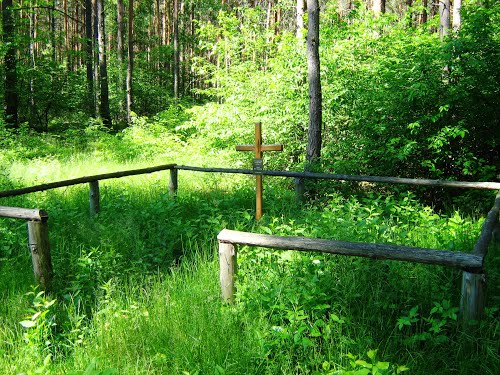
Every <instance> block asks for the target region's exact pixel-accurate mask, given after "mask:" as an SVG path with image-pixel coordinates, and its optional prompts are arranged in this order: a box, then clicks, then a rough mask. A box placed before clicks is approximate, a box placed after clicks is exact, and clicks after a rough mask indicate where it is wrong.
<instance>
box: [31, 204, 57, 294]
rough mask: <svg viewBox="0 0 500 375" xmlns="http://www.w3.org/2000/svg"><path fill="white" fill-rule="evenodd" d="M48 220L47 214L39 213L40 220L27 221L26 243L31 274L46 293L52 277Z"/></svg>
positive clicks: (49, 287)
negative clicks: (31, 268)
mask: <svg viewBox="0 0 500 375" xmlns="http://www.w3.org/2000/svg"><path fill="white" fill-rule="evenodd" d="M48 219H49V216H48V215H47V213H46V212H45V211H40V220H28V241H29V248H30V252H31V260H32V263H33V273H34V274H35V280H36V281H37V283H38V284H40V286H41V287H42V289H43V290H45V291H47V292H48V291H50V289H51V284H52V276H53V270H52V259H51V256H50V243H49V228H48V224H47V221H48Z"/></svg>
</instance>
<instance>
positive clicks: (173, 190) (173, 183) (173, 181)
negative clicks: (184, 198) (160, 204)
mask: <svg viewBox="0 0 500 375" xmlns="http://www.w3.org/2000/svg"><path fill="white" fill-rule="evenodd" d="M177 177H178V170H177V169H175V168H174V167H172V168H171V169H170V183H169V186H168V187H169V191H170V195H171V196H173V197H175V196H177V188H178V186H179V185H178V179H177Z"/></svg>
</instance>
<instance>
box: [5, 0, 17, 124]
mask: <svg viewBox="0 0 500 375" xmlns="http://www.w3.org/2000/svg"><path fill="white" fill-rule="evenodd" d="M11 8H12V0H3V1H2V25H3V30H2V37H3V42H4V44H5V45H6V47H7V48H6V52H5V58H4V71H5V77H4V90H5V91H4V111H5V121H6V123H7V124H8V125H9V127H12V128H16V127H17V126H18V116H17V112H18V102H19V99H18V95H17V72H16V65H17V64H16V44H15V35H14V17H13V15H12V10H11Z"/></svg>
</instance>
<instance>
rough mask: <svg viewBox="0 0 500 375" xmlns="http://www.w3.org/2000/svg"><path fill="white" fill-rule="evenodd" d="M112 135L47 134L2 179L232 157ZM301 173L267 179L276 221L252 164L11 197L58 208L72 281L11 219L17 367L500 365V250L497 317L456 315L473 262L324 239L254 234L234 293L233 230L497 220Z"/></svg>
mask: <svg viewBox="0 0 500 375" xmlns="http://www.w3.org/2000/svg"><path fill="white" fill-rule="evenodd" d="M106 137H109V138H106ZM95 139H96V140H95V142H94V144H91V145H86V146H85V147H83V146H82V150H81V152H80V153H72V152H71V147H68V148H67V149H66V148H64V147H63V145H62V143H57V144H58V145H60V146H61V147H60V150H59V154H57V153H49V154H47V153H45V154H44V153H43V152H41V151H40V150H39V151H40V152H39V155H40V156H39V157H38V158H36V159H33V158H32V157H31V155H32V154H36V153H37V152H36V149H34V150H32V151H30V153H29V154H27V153H26V152H25V151H23V152H21V151H19V150H22V148H18V149H16V148H13V149H9V150H10V151H9V152H7V153H5V154H4V156H3V158H2V159H0V164H1V167H2V170H3V171H4V172H3V174H2V176H1V178H0V189H7V188H11V187H12V186H23V185H29V184H32V183H40V182H45V181H55V180H58V179H64V178H70V177H77V176H82V175H90V174H94V173H102V172H106V171H115V170H123V169H127V168H136V167H140V166H148V165H156V164H162V163H170V162H179V163H186V164H193V165H202V164H203V165H212V166H231V165H230V164H229V162H228V160H226V159H222V158H220V157H219V155H217V154H215V153H214V154H207V155H204V156H200V155H197V154H198V152H199V148H198V147H195V146H193V145H189V144H185V145H182V147H181V146H179V145H175V146H173V147H174V148H173V149H170V150H168V152H166V151H165V150H164V149H162V148H161V147H159V145H156V146H157V148H156V149H155V150H154V152H152V151H151V147H150V146H148V145H146V146H144V149H141V148H140V145H139V144H140V142H139V141H138V142H137V144H136V146H134V147H136V149H135V151H134V152H135V153H136V154H135V155H132V156H133V157H129V156H130V155H129V154H128V153H129V152H130V151H129V150H128V148H129V147H130V142H128V143H125V144H122V143H121V141H120V140H116V139H113V138H112V136H111V135H108V136H103V138H102V139H101V140H99V138H98V137H95ZM164 139H165V138H164ZM28 140H31V138H30V139H28ZM28 140H26V139H25V140H24V142H25V143H28V142H27V141H28ZM31 141H33V143H35V142H34V140H31ZM54 142H55V141H54ZM58 142H59V141H58ZM99 142H101V143H99ZM96 144H97V146H96ZM44 147H46V146H44ZM54 149H57V147H53V148H51V150H52V151H51V152H55V151H53V150H54ZM104 150H108V151H106V152H104ZM141 150H142V151H141ZM167 154H169V155H167ZM5 155H7V156H5ZM127 155H129V156H127ZM191 156H192V160H193V161H192V162H190V157H191ZM177 158H178V159H177ZM228 164H229V165H228ZM287 184H288V182H286V181H284V180H280V179H272V178H266V181H265V186H266V192H265V215H264V217H263V219H262V220H261V221H260V222H258V223H256V222H255V221H254V219H253V205H254V192H253V179H252V178H251V177H249V176H235V175H221V174H202V173H194V172H185V171H180V172H179V194H178V197H177V199H175V200H174V199H173V198H172V197H170V196H169V195H168V172H158V173H154V174H150V175H144V176H135V177H129V178H123V179H118V180H109V181H103V182H102V183H101V194H102V196H101V198H102V201H101V213H99V214H98V215H97V216H96V217H95V218H90V217H89V213H88V188H87V186H85V185H82V186H75V187H68V188H62V189H56V190H52V191H48V192H40V193H34V194H30V195H26V196H22V197H14V198H5V199H2V201H1V203H0V204H2V205H7V206H19V207H39V208H44V209H46V210H47V211H48V212H49V215H50V220H49V225H50V240H51V247H52V256H53V263H54V270H55V273H56V277H55V281H54V283H55V288H56V290H55V292H54V293H53V295H51V296H44V295H43V294H41V295H40V294H39V293H38V291H37V290H34V289H33V286H32V284H33V276H32V273H31V264H30V257H29V253H28V251H27V244H26V241H27V239H26V237H27V236H26V229H25V224H24V223H23V222H21V221H16V220H11V219H0V296H1V299H2V303H1V304H0V369H2V371H1V372H2V373H5V374H21V373H24V374H35V373H47V374H66V373H73V374H99V373H102V374H105V373H108V374H110V373H118V374H282V373H283V374H313V373H314V374H336V373H339V374H340V373H350V372H349V371H352V373H355V371H361V372H358V373H359V374H362V373H366V372H362V370H363V368H365V369H366V368H368V367H369V366H371V365H375V366H377V368H379V369H380V370H378V371H379V372H378V373H396V372H397V371H398V366H403V365H405V366H407V367H408V368H410V370H409V373H411V374H431V373H439V374H473V373H477V374H494V373H495V368H498V366H499V356H498V354H497V353H498V352H499V347H498V346H499V344H498V342H499V340H498V328H499V321H498V308H497V306H498V295H499V293H498V285H500V282H498V281H499V280H498V263H499V261H498V255H497V254H498V248H497V249H496V254H495V251H491V252H490V256H489V259H488V262H487V267H488V272H489V279H490V286H491V287H490V290H489V294H488V296H489V297H488V301H487V306H488V317H487V318H486V319H485V320H484V321H483V322H481V324H476V325H474V326H470V327H465V328H464V327H462V326H461V325H460V324H459V323H458V322H457V321H456V319H455V318H456V307H457V306H458V303H459V292H460V290H459V289H460V277H461V275H460V272H458V271H454V270H451V269H447V268H444V267H437V266H426V265H415V264H411V263H402V262H391V261H379V262H374V261H370V260H367V259H361V258H348V257H340V256H325V255H319V254H314V253H310V254H299V253H296V252H289V251H270V250H269V249H259V248H249V247H241V248H240V250H239V267H240V269H239V274H238V284H237V285H238V293H237V301H238V302H237V304H235V305H234V306H227V305H224V304H222V302H221V301H220V296H219V285H218V256H217V244H216V235H217V233H218V232H219V231H220V230H221V229H223V228H230V229H236V230H245V231H253V232H260V233H272V234H277V235H303V236H308V237H320V238H331V239H339V240H347V241H368V242H384V243H397V244H404V245H410V246H420V247H432V248H436V249H446V250H456V251H469V250H470V249H471V248H472V246H473V244H474V242H475V239H476V238H477V236H478V234H479V231H480V227H481V224H482V222H483V219H481V218H474V217H469V216H467V215H466V214H464V213H463V212H460V211H454V212H450V213H449V214H446V215H445V214H443V213H438V212H435V211H434V210H433V209H432V208H430V207H426V206H424V205H422V204H421V203H419V202H418V200H417V199H416V198H415V196H413V195H412V194H406V193H405V194H400V195H392V194H390V193H387V194H386V195H379V194H376V193H370V192H365V193H363V194H360V195H358V196H348V195H341V194H339V193H335V192H333V191H332V192H330V193H328V194H329V195H325V196H323V197H322V198H321V200H320V201H318V202H316V203H314V204H308V205H305V206H299V205H298V204H297V203H295V200H294V199H295V198H294V195H293V191H292V189H290V186H288V185H287ZM492 250H494V249H492ZM53 300H55V302H53V303H52V302H51V301H53ZM20 322H24V323H23V325H24V326H23V325H21V324H20ZM26 322H29V323H26ZM375 350H377V351H376V352H375ZM386 367H387V368H388V369H387V370H384V369H385V368H386ZM399 369H400V370H404V368H403V367H400V368H399ZM376 371H377V370H376V369H375V368H374V367H372V373H377V372H376Z"/></svg>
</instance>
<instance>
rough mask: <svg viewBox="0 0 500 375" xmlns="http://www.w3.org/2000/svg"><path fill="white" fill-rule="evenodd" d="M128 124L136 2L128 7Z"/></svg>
mask: <svg viewBox="0 0 500 375" xmlns="http://www.w3.org/2000/svg"><path fill="white" fill-rule="evenodd" d="M127 61H128V65H127V122H128V123H129V125H130V124H132V98H133V97H132V77H133V72H134V0H129V5H128V58H127Z"/></svg>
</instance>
